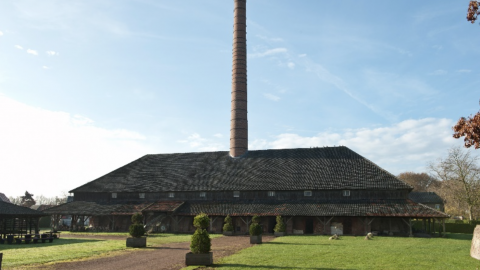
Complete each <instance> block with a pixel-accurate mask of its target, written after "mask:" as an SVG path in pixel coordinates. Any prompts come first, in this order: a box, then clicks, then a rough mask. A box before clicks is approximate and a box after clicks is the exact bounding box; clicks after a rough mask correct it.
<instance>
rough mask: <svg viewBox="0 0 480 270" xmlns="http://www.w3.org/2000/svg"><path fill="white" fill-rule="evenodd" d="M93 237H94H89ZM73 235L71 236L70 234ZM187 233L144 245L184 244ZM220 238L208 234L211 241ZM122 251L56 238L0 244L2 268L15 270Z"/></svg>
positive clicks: (115, 244)
mask: <svg viewBox="0 0 480 270" xmlns="http://www.w3.org/2000/svg"><path fill="white" fill-rule="evenodd" d="M89 235H92V237H93V235H94V234H89ZM99 235H125V238H126V237H127V234H119V233H99ZM72 236H73V235H72ZM191 236H192V235H190V234H156V235H151V236H149V237H148V238H147V246H160V245H162V244H167V243H179V242H188V241H190V239H191ZM219 236H221V235H219V234H216V235H211V237H212V238H215V237H219ZM125 250H132V249H131V248H128V249H127V248H126V247H125V240H124V239H122V240H95V239H76V238H60V239H56V240H54V241H53V243H38V244H20V245H17V244H12V245H8V244H3V245H0V252H2V253H3V263H2V266H3V267H4V268H2V269H9V268H16V267H21V266H27V265H31V264H43V263H52V262H60V261H71V260H80V259H84V258H92V257H102V256H112V255H116V254H118V253H119V252H122V251H125Z"/></svg>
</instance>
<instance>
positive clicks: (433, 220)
mask: <svg viewBox="0 0 480 270" xmlns="http://www.w3.org/2000/svg"><path fill="white" fill-rule="evenodd" d="M432 222H433V234H434V235H435V233H436V230H435V218H433V219H432Z"/></svg>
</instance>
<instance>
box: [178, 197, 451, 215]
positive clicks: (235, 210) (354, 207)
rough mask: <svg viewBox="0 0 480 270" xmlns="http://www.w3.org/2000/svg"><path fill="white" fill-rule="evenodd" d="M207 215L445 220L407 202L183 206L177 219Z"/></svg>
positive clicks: (251, 203) (245, 203)
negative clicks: (422, 218)
mask: <svg viewBox="0 0 480 270" xmlns="http://www.w3.org/2000/svg"><path fill="white" fill-rule="evenodd" d="M200 213H206V214H208V215H217V216H226V215H231V216H253V215H258V216H277V215H281V216H320V217H321V216H337V217H339V216H377V217H439V218H440V217H441V218H445V217H448V215H446V214H445V213H442V212H440V211H437V210H435V209H433V208H430V207H428V206H426V205H422V204H418V203H415V202H412V201H410V200H395V201H386V200H376V201H365V200H364V201H357V202H352V201H349V202H328V203H327V202H325V203H312V202H289V203H262V202H243V203H232V202H224V203H222V202H219V203H215V202H213V203H202V202H199V203H185V205H184V206H183V207H182V208H181V209H180V210H179V211H178V212H177V214H178V215H197V214H200Z"/></svg>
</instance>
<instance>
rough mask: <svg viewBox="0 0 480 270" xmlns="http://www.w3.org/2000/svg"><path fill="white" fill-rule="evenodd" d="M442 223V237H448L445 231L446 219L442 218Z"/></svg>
mask: <svg viewBox="0 0 480 270" xmlns="http://www.w3.org/2000/svg"><path fill="white" fill-rule="evenodd" d="M442 225H443V235H442V237H446V232H445V219H444V218H443V219H442Z"/></svg>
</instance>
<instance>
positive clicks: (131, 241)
mask: <svg viewBox="0 0 480 270" xmlns="http://www.w3.org/2000/svg"><path fill="white" fill-rule="evenodd" d="M146 246H147V238H146V237H140V238H134V237H129V238H127V247H134V248H141V247H146Z"/></svg>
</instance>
